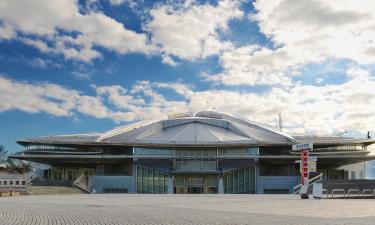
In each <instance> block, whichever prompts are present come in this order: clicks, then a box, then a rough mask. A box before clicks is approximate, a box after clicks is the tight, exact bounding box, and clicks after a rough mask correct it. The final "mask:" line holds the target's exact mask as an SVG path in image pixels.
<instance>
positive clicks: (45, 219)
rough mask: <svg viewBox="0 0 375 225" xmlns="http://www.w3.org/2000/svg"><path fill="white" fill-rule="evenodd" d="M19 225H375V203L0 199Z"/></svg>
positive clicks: (241, 198) (2, 216) (1, 220)
mask: <svg viewBox="0 0 375 225" xmlns="http://www.w3.org/2000/svg"><path fill="white" fill-rule="evenodd" d="M3 224H4V225H13V224H25V225H33V224H38V225H39V224H65V225H67V224H85V225H91V224H102V225H117V224H119V225H120V224H131V225H135V224H278V225H283V224H288V225H289V224H296V225H297V224H298V225H300V224H340V225H342V224H350V225H352V224H371V225H373V224H375V200H373V199H324V200H300V199H299V198H298V196H296V195H130V194H129V195H122V194H118V195H114V194H112V195H84V194H83V195H39V196H19V197H2V198H0V225H3Z"/></svg>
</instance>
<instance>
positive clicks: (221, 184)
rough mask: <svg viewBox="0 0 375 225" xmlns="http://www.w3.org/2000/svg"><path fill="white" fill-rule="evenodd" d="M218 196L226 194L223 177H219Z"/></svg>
mask: <svg viewBox="0 0 375 225" xmlns="http://www.w3.org/2000/svg"><path fill="white" fill-rule="evenodd" d="M217 193H218V194H224V181H223V176H220V177H219V188H218V190H217Z"/></svg>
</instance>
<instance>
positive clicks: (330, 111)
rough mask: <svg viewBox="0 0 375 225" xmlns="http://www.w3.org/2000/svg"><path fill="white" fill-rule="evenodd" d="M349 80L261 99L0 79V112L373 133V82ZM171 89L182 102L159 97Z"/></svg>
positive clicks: (147, 85)
mask: <svg viewBox="0 0 375 225" xmlns="http://www.w3.org/2000/svg"><path fill="white" fill-rule="evenodd" d="M347 78H348V80H347V81H346V82H344V83H342V84H335V85H332V84H331V85H324V86H323V85H320V86H314V85H302V84H291V85H290V86H289V87H287V88H285V87H273V88H270V89H269V91H267V92H265V93H263V94H259V93H255V92H240V91H231V90H201V91H195V90H194V88H192V87H190V86H188V85H186V84H183V83H173V82H167V83H164V82H149V81H140V82H137V83H136V84H134V85H133V86H132V87H131V88H130V89H129V90H128V89H125V88H123V87H121V86H100V87H94V88H95V90H96V93H97V94H96V95H93V96H89V95H84V94H82V93H80V92H78V91H76V90H72V89H68V88H65V87H61V86H58V85H53V84H49V83H38V84H30V83H23V82H18V81H14V80H10V79H7V78H4V77H0V111H8V110H12V109H18V110H21V111H25V112H29V113H38V112H45V113H48V114H51V115H55V116H73V115H76V114H79V113H80V114H84V115H89V116H93V117H96V118H110V119H112V120H114V121H117V122H120V121H123V122H130V121H134V120H139V119H145V118H149V117H152V116H157V115H160V114H164V113H171V112H189V111H190V112H198V111H201V110H217V111H220V112H225V113H231V114H234V115H238V116H242V117H245V118H248V119H251V120H254V121H258V122H263V123H266V124H273V125H276V122H277V115H278V113H281V114H282V116H283V121H284V127H285V129H286V130H289V131H296V130H298V131H305V132H308V133H320V134H322V133H337V132H341V131H343V130H348V131H355V132H361V133H364V132H366V131H367V130H370V131H375V127H374V124H375V114H374V112H375V92H374V87H375V79H374V77H373V76H371V74H370V73H369V72H368V71H365V70H363V69H360V68H351V69H349V70H348V71H347ZM166 88H167V89H170V90H173V91H174V92H176V94H177V95H180V96H182V97H183V98H182V99H181V100H172V99H170V97H169V98H168V97H166V96H164V95H163V94H161V93H162V92H161V89H166Z"/></svg>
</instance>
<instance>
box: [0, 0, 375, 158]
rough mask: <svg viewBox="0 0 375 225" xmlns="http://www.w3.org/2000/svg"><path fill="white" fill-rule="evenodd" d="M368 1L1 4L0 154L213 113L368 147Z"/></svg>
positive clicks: (373, 38) (372, 45)
mask: <svg viewBox="0 0 375 225" xmlns="http://www.w3.org/2000/svg"><path fill="white" fill-rule="evenodd" d="M373 12H375V2H374V1H368V0H341V1H339V2H335V1H326V0H311V1H299V0H273V1H269V0H257V1H242V0H218V1H217V0H208V1H194V0H186V1H170V0H166V1H153V0H139V1H136V0H103V1H99V0H87V1H85V0H80V1H78V0H54V1H50V0H28V1H25V0H23V1H22V0H0V133H1V135H0V144H2V145H4V146H5V147H6V149H7V150H8V151H10V152H16V151H19V150H21V147H20V146H18V145H17V144H16V143H15V140H17V139H22V138H28V137H36V136H43V135H56V134H71V133H86V132H104V131H106V130H109V129H111V128H113V127H115V126H119V125H121V124H126V123H129V122H132V121H137V120H141V119H145V118H149V117H154V116H158V115H161V114H165V113H172V112H192V113H196V112H199V111H202V110H215V111H219V112H224V113H229V114H233V115H236V116H240V117H244V118H247V119H250V120H253V121H257V122H261V123H266V124H270V125H273V126H277V124H278V114H279V113H280V114H281V115H282V119H283V129H284V131H286V132H289V133H306V134H320V135H327V134H329V135H338V134H342V133H344V132H346V133H345V134H344V135H346V136H354V137H366V134H367V132H368V131H370V134H371V135H372V136H373V137H374V136H375V14H374V13H373Z"/></svg>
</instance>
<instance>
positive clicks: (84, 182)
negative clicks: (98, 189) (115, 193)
mask: <svg viewBox="0 0 375 225" xmlns="http://www.w3.org/2000/svg"><path fill="white" fill-rule="evenodd" d="M88 179H89V178H88V176H87V175H86V174H84V173H83V174H81V176H79V177H78V178H77V179H76V180H75V181H74V182H73V186H74V187H76V188H78V189H80V190H82V191H84V192H86V193H89V194H94V193H95V190H94V189H92V188H91V187H89V186H88Z"/></svg>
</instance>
